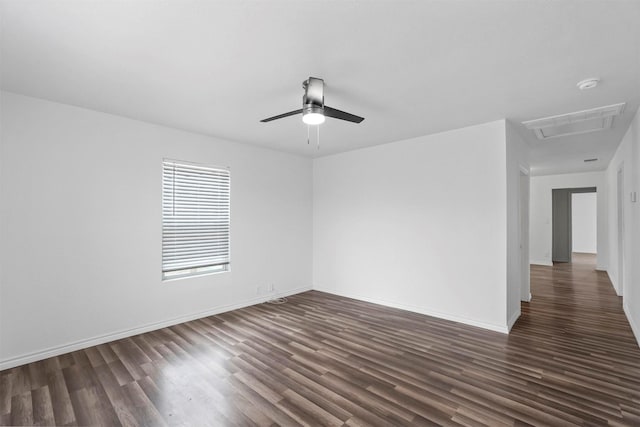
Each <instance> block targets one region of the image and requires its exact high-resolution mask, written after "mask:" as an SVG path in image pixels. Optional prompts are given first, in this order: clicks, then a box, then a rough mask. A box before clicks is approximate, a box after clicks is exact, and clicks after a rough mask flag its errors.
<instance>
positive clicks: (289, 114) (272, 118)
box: [260, 109, 302, 123]
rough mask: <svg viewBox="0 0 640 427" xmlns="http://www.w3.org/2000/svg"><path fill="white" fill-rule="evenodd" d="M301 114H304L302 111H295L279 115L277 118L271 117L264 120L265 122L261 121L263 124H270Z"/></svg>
mask: <svg viewBox="0 0 640 427" xmlns="http://www.w3.org/2000/svg"><path fill="white" fill-rule="evenodd" d="M301 113H302V109H300V110H295V111H289V112H288V113H284V114H278V115H277V116H273V117H269V118H268V119H263V120H260V121H261V122H262V123H267V122H270V121H272V120H278V119H282V118H284V117H289V116H295V115H296V114H301Z"/></svg>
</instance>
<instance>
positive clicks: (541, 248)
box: [529, 171, 608, 270]
mask: <svg viewBox="0 0 640 427" xmlns="http://www.w3.org/2000/svg"><path fill="white" fill-rule="evenodd" d="M580 187H596V193H597V204H598V212H597V215H598V221H597V222H598V227H597V228H598V230H597V241H598V242H597V253H598V255H597V268H598V270H606V269H607V265H608V264H607V263H608V243H607V231H608V225H607V224H608V223H607V186H606V179H605V172H604V171H602V172H586V173H572V174H563V175H544V176H533V177H531V209H530V222H529V225H530V226H529V236H530V245H529V250H530V253H529V257H530V260H531V264H541V265H552V264H553V263H552V261H551V248H552V228H551V224H552V222H551V215H552V202H551V190H553V189H554V188H580Z"/></svg>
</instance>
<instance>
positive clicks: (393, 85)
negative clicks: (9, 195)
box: [0, 0, 640, 174]
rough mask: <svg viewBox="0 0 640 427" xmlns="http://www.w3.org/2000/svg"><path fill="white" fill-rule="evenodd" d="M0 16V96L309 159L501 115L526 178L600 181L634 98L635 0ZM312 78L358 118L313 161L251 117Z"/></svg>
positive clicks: (326, 140) (124, 7)
mask: <svg viewBox="0 0 640 427" xmlns="http://www.w3.org/2000/svg"><path fill="white" fill-rule="evenodd" d="M0 14H1V15H0V19H1V22H0V25H1V26H2V34H1V41H0V43H1V51H0V53H1V64H0V69H1V72H2V75H1V79H2V81H1V83H2V88H3V89H5V90H8V91H12V92H17V93H22V94H25V95H30V96H35V97H40V98H45V99H50V100H54V101H58V102H62V103H67V104H72V105H78V106H82V107H86V108H90V109H95V110H99V111H104V112H108V113H113V114H119V115H122V116H127V117H131V118H135V119H140V120H145V121H149V122H153V123H159V124H164V125H168V126H173V127H176V128H181V129H186V130H190V131H194V132H200V133H204V134H208V135H213V136H217V137H221V138H225V139H229V140H233V141H239V142H245V143H250V144H255V145H259V146H263V147H268V148H273V149H277V150H283V151H287V152H291V153H296V154H300V155H304V156H314V157H315V156H323V155H328V154H333V153H338V152H342V151H347V150H353V149H356V148H361V147H366V146H371V145H376V144H382V143H387V142H392V141H398V140H401V139H405V138H411V137H416V136H420V135H425V134H431V133H435V132H440V131H444V130H449V129H454V128H459V127H464V126H469V125H474V124H479V123H484V122H488V121H492V120H497V119H500V118H505V117H506V118H507V119H509V120H512V121H513V122H515V123H518V126H519V129H520V131H521V133H522V135H523V136H524V137H525V138H526V140H527V141H528V142H529V144H530V146H531V148H532V157H533V159H532V160H533V161H532V167H533V173H534V174H545V173H560V172H575V171H581V170H595V169H603V168H605V167H606V166H607V164H608V161H609V159H610V158H611V156H612V154H613V152H614V150H615V148H616V147H617V145H618V144H619V142H620V140H621V138H622V136H623V135H624V132H625V131H626V129H627V128H628V125H629V123H630V120H631V118H632V117H633V115H634V114H635V112H636V110H637V108H638V105H639V103H640V2H639V1H615V0H604V1H588V2H585V1H570V0H564V1H545V0H540V1H511V0H508V1H485V0H473V1H425V0H421V1H399V0H394V1H300V0H297V1H241V0H233V1H211V0H209V1H204V0H199V1H193V0H192V1H189V0H163V1H161V0H157V1H152V0H148V1H147V0H128V1H127V0H121V1H113V0H112V1H104V0H102V1H101V0H93V1H79V0H75V1H61V0H39V1H31V0H13V1H11V0H4V1H2V2H1V4H0ZM309 76H314V77H320V78H323V79H325V82H326V85H327V86H326V91H325V101H326V103H327V105H329V106H332V107H334V108H338V109H341V110H346V111H349V112H351V113H354V114H357V115H360V116H363V117H365V118H366V120H365V121H364V122H363V123H362V124H359V125H356V124H352V123H347V122H342V121H338V120H332V119H328V120H327V122H326V123H325V124H324V125H322V127H321V129H320V130H321V135H320V137H321V146H320V151H317V150H316V148H315V146H314V144H313V142H314V135H313V134H312V144H311V145H310V146H308V145H307V143H306V139H307V129H306V126H305V125H304V124H303V123H302V121H301V119H300V117H299V116H297V117H289V118H286V119H282V120H279V121H275V122H271V123H266V124H265V123H259V120H260V119H263V118H265V117H269V116H272V115H275V114H279V113H283V112H286V111H290V110H293V109H297V108H300V107H301V97H302V93H303V92H302V88H301V83H302V81H303V80H304V79H306V78H307V77H309ZM594 76H595V77H600V78H601V79H602V82H601V85H600V86H599V87H597V88H595V89H592V90H590V91H585V92H581V91H579V90H578V89H577V88H576V83H577V82H578V81H579V80H582V79H584V78H587V77H594ZM619 102H627V108H626V110H625V113H624V115H623V116H622V117H621V118H618V119H616V122H615V123H614V128H613V129H612V130H610V131H605V132H599V133H592V134H589V135H582V136H573V137H566V138H560V139H553V140H548V141H538V140H537V139H535V136H534V135H533V132H531V131H526V130H525V129H524V128H523V127H522V126H520V125H519V123H520V122H521V121H523V120H531V119H536V118H540V117H545V116H552V115H556V114H562V113H568V112H572V111H577V110H584V109H589V108H594V107H599V106H603V105H609V104H615V103H619ZM592 157H598V158H599V159H600V160H599V161H598V162H593V163H584V162H583V159H585V158H592Z"/></svg>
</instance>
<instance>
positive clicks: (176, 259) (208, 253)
mask: <svg viewBox="0 0 640 427" xmlns="http://www.w3.org/2000/svg"><path fill="white" fill-rule="evenodd" d="M229 175H230V174H229V171H228V170H227V169H218V168H213V167H207V166H200V165H194V164H189V163H182V162H176V161H172V160H164V161H163V163H162V274H163V277H164V278H170V277H179V276H185V275H194V274H201V273H206V272H209V271H223V270H227V269H228V265H229V228H230V176H229Z"/></svg>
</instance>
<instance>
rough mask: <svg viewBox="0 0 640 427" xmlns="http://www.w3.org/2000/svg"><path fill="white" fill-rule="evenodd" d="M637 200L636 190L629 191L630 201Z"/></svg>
mask: <svg viewBox="0 0 640 427" xmlns="http://www.w3.org/2000/svg"><path fill="white" fill-rule="evenodd" d="M637 200H638V197H637V195H636V192H635V191H632V192H631V201H632V202H633V203H635V202H636V201H637Z"/></svg>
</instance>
